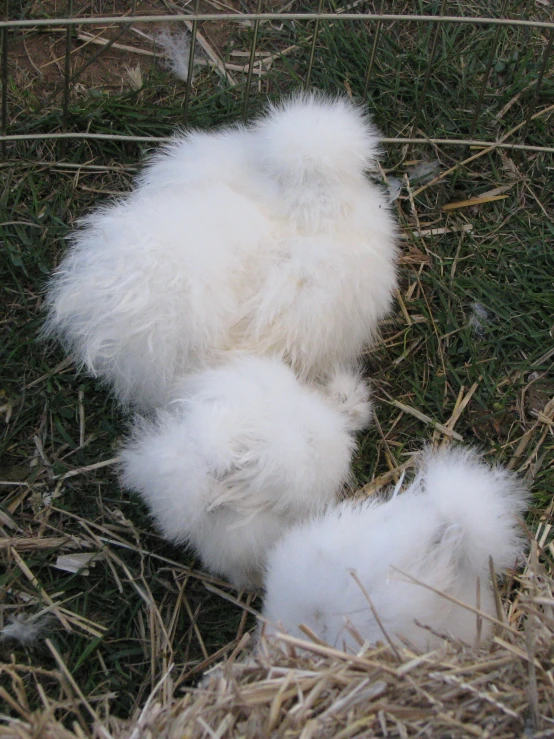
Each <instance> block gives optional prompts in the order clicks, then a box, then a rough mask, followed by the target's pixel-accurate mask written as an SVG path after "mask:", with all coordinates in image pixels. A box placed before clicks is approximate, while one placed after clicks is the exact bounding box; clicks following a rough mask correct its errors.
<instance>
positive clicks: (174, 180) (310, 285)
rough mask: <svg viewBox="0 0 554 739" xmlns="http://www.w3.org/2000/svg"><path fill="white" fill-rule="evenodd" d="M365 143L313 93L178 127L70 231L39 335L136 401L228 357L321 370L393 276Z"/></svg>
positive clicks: (382, 306) (346, 347) (360, 333)
mask: <svg viewBox="0 0 554 739" xmlns="http://www.w3.org/2000/svg"><path fill="white" fill-rule="evenodd" d="M377 141H378V138H377V132H376V131H375V130H374V128H373V127H372V125H371V124H370V122H369V121H368V119H367V117H366V116H365V115H364V114H363V112H362V111H361V109H359V108H357V107H356V106H354V105H353V104H352V103H350V101H348V100H347V99H343V98H327V97H324V96H322V95H317V94H310V95H296V96H295V97H293V98H291V99H288V100H286V101H285V102H283V103H282V104H281V105H277V106H274V107H272V108H270V109H269V111H268V112H267V114H266V115H264V116H263V117H261V118H260V119H259V120H257V121H255V122H254V123H253V124H251V125H250V126H248V127H243V126H236V127H231V128H225V129H220V130H216V131H211V132H198V131H196V132H195V131H193V132H190V133H186V134H179V135H177V136H176V137H175V139H174V141H173V142H172V143H171V144H169V145H168V146H166V147H165V148H162V149H161V150H160V152H158V154H156V155H155V156H154V157H153V159H152V160H151V162H150V164H149V165H148V166H147V167H146V168H145V170H144V172H143V173H142V175H141V176H140V177H139V179H138V181H137V184H136V187H135V189H134V190H133V192H131V193H130V194H129V195H127V196H126V197H124V198H122V199H119V200H118V201H116V202H113V203H111V204H108V205H105V206H104V207H102V208H100V209H99V210H96V211H95V212H93V213H92V214H91V215H89V216H88V217H87V218H85V219H84V220H83V221H82V222H81V224H80V228H79V229H78V230H77V231H76V232H75V233H74V234H73V235H72V236H71V237H70V241H71V246H70V249H69V251H68V253H67V254H66V256H65V257H64V258H63V260H62V262H61V264H60V266H59V268H58V269H57V271H56V272H55V274H54V276H53V278H52V280H51V282H50V287H49V290H48V294H47V299H46V305H47V308H48V318H47V322H46V329H45V330H46V333H47V334H49V335H55V336H57V337H59V338H60V339H61V340H62V342H63V343H64V344H65V346H66V348H67V349H68V351H70V352H71V353H72V354H73V355H74V357H75V358H76V360H77V361H78V362H79V363H80V364H81V365H82V366H84V367H86V368H87V369H88V370H89V371H90V372H92V373H93V374H95V375H97V376H99V377H101V378H103V379H104V380H105V381H106V382H107V383H108V384H109V385H110V386H111V387H112V388H113V389H114V390H115V394H116V396H117V397H118V399H119V400H120V401H122V402H123V403H129V402H130V403H133V404H135V405H136V406H138V407H141V408H143V409H146V410H149V409H153V408H156V407H160V406H162V405H164V404H165V403H166V402H167V401H168V399H169V398H170V396H171V389H172V387H173V385H174V382H175V381H176V379H177V378H179V377H181V376H183V375H184V374H187V373H189V372H193V371H196V370H199V369H203V368H205V367H206V366H211V365H212V364H214V363H217V362H220V361H223V358H224V357H225V355H227V354H229V353H233V352H241V351H247V352H250V353H255V354H258V355H267V356H273V355H275V356H280V357H281V358H282V359H284V360H285V361H286V362H288V363H289V364H290V365H291V366H293V368H294V369H295V371H296V373H297V375H298V376H299V377H301V378H305V379H309V380H314V379H318V380H319V379H321V378H323V377H325V376H326V375H328V374H329V373H330V372H331V371H332V368H333V366H334V365H336V364H339V363H341V362H348V361H350V360H352V359H353V358H355V357H357V356H358V355H359V354H360V353H361V351H362V350H363V349H364V348H365V346H366V345H367V344H369V343H370V342H371V341H372V339H373V337H374V335H375V332H376V330H377V323H378V321H379V319H380V318H382V317H383V316H384V315H385V314H386V312H387V311H388V309H389V306H390V303H391V295H392V292H393V290H394V287H395V284H396V274H395V266H394V265H395V258H396V247H395V243H394V225H393V219H392V217H391V214H390V212H389V209H388V206H387V201H386V198H385V197H384V195H383V194H382V193H381V190H380V189H379V188H378V187H377V186H375V185H374V184H372V183H371V182H370V181H369V180H368V179H367V178H366V177H365V175H364V169H365V168H366V167H369V166H371V165H372V164H373V163H374V162H375V160H376V158H377V155H378V146H377Z"/></svg>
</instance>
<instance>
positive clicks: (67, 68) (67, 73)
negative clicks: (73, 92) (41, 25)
mask: <svg viewBox="0 0 554 739" xmlns="http://www.w3.org/2000/svg"><path fill="white" fill-rule="evenodd" d="M67 14H68V16H72V15H73V0H67ZM72 36H73V29H72V28H71V26H68V27H67V29H66V36H65V63H64V75H63V108H62V130H63V131H65V130H66V129H67V114H68V111H69V88H70V84H71V37H72Z"/></svg>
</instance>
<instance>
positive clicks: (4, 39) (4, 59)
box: [2, 2, 9, 157]
mask: <svg viewBox="0 0 554 739" xmlns="http://www.w3.org/2000/svg"><path fill="white" fill-rule="evenodd" d="M4 14H5V17H6V20H7V18H8V3H7V2H6V3H5V5H4ZM8 33H9V31H8V28H7V27H5V28H3V29H2V135H3V136H6V133H7V131H8ZM6 148H7V145H6V142H5V141H2V156H4V157H5V156H6Z"/></svg>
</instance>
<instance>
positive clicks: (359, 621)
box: [263, 449, 527, 650]
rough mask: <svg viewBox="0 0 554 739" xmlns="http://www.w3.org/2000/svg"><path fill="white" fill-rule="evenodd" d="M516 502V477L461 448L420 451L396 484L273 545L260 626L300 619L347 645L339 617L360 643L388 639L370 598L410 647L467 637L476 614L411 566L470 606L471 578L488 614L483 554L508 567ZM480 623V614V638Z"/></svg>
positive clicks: (521, 494) (287, 625)
mask: <svg viewBox="0 0 554 739" xmlns="http://www.w3.org/2000/svg"><path fill="white" fill-rule="evenodd" d="M526 502H527V492H526V489H525V487H524V485H523V483H522V482H521V481H520V480H519V479H518V478H517V477H515V475H513V474H511V473H509V472H507V471H505V470H502V469H499V468H490V467H488V466H487V465H486V464H485V463H483V462H482V461H480V459H479V458H478V456H477V455H476V454H475V453H474V452H472V451H471V450H467V449H466V450H463V449H445V450H442V451H438V452H433V451H428V452H427V453H426V454H425V455H424V456H423V458H422V461H421V464H420V468H419V471H418V473H417V476H416V478H415V479H414V481H413V482H412V484H411V485H410V486H409V488H408V489H407V490H406V492H404V493H403V494H401V495H396V496H394V497H393V498H392V499H390V500H388V501H387V502H383V500H382V499H381V500H379V499H373V498H372V499H369V500H367V501H364V502H362V503H355V502H352V501H349V502H348V501H347V502H344V503H342V504H340V505H339V506H338V507H335V508H333V509H329V510H328V511H327V512H326V514H325V515H324V516H322V517H320V518H317V519H315V520H312V521H310V522H307V523H304V524H302V525H298V526H296V527H294V528H293V529H291V530H290V531H289V532H288V533H287V534H286V535H285V536H284V537H283V538H282V539H281V540H280V541H279V542H278V543H277V544H276V546H275V548H274V549H273V550H272V551H271V552H270V554H269V556H268V574H267V579H266V590H267V594H266V600H265V606H264V613H263V615H264V617H265V618H266V619H267V620H268V622H269V625H268V630H269V632H272V631H274V630H279V629H282V628H284V629H285V630H288V631H289V632H291V633H293V634H298V635H302V632H301V631H300V630H299V628H298V627H299V625H300V624H305V625H306V626H308V627H309V628H310V629H311V630H312V631H313V632H314V633H315V634H316V635H317V636H319V637H320V638H322V639H324V640H325V641H326V642H328V643H329V644H331V645H333V646H342V645H343V644H345V645H347V646H348V647H350V648H351V649H354V650H357V649H359V646H360V645H359V644H358V642H357V641H356V639H355V638H354V637H353V636H352V634H351V633H350V632H349V630H348V628H347V626H348V624H350V625H351V626H353V627H354V629H356V630H357V632H358V633H359V634H360V635H361V637H362V639H364V640H367V641H369V642H373V643H374V642H376V641H379V640H381V641H385V639H386V637H385V635H384V633H383V630H382V628H381V625H380V624H379V621H378V619H377V618H376V617H375V615H374V613H373V611H372V607H373V609H374V610H375V612H376V613H377V615H378V618H379V620H380V621H381V624H382V626H383V627H384V630H385V631H386V634H387V635H388V638H390V639H393V640H396V639H398V638H399V637H400V636H403V637H405V638H407V639H408V640H409V641H410V643H411V644H413V645H415V646H416V647H417V648H420V649H426V648H429V647H431V646H433V644H435V643H436V642H438V641H439V637H438V636H436V635H435V634H437V633H438V634H449V635H451V636H453V637H455V638H458V639H461V640H462V641H464V642H467V643H469V644H472V643H474V641H475V638H476V634H477V617H476V615H475V613H474V612H472V611H470V610H467V609H464V608H463V607H461V606H457V605H455V604H454V603H453V602H452V601H449V600H448V599H446V598H444V597H442V596H441V595H438V594H437V593H436V592H433V590H431V589H429V588H426V587H424V586H423V585H421V584H417V583H415V582H414V581H413V580H410V576H411V577H413V578H416V579H417V580H420V581H422V582H423V583H425V584H427V585H429V586H430V587H432V588H434V589H436V590H439V591H442V592H444V593H446V594H449V595H451V596H453V597H454V598H456V599H458V600H460V601H462V602H464V603H466V604H469V605H470V606H472V607H474V608H475V607H476V603H477V591H478V587H477V582H478V579H479V583H480V585H479V592H480V596H479V598H480V609H481V610H482V611H483V612H485V613H487V614H490V615H492V616H496V610H495V606H494V598H493V591H492V587H491V583H490V579H489V556H491V557H492V558H493V561H494V565H495V568H496V571H497V572H499V573H501V572H503V571H505V570H506V569H507V568H510V567H512V566H513V565H515V563H516V560H517V558H518V556H519V555H520V554H521V553H522V551H523V549H524V542H523V539H522V535H521V532H520V530H519V525H518V520H517V519H518V516H519V515H521V514H522V513H523V511H524V510H525V507H526ZM353 572H354V573H356V577H357V578H358V579H359V581H360V582H361V584H362V586H363V589H362V588H361V587H360V585H359V583H358V582H356V579H355V578H354V577H353V575H352V573H353ZM402 573H406V574H402ZM364 589H365V591H366V593H367V595H368V596H369V600H370V601H371V606H370V604H369V602H368V598H367V596H366V593H364V592H363V590H364ZM416 621H417V622H419V623H420V624H423V625H424V626H429V627H431V629H432V630H433V632H435V634H433V633H432V632H431V631H429V630H426V629H424V628H422V627H421V626H419V625H418V624H417V623H416ZM490 632H491V624H490V622H488V621H487V620H486V619H483V620H482V638H483V639H486V638H487V637H488V636H489V635H490Z"/></svg>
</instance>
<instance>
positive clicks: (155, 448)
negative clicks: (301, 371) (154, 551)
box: [121, 356, 371, 588]
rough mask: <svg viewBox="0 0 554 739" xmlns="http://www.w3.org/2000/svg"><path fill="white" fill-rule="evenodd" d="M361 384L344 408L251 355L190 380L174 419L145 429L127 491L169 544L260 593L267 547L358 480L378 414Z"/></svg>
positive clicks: (170, 414) (126, 457)
mask: <svg viewBox="0 0 554 739" xmlns="http://www.w3.org/2000/svg"><path fill="white" fill-rule="evenodd" d="M345 374H346V373H345ZM352 383H353V384H352V387H353V389H354V393H355V398H354V399H353V401H352V402H351V403H346V404H345V403H344V400H343V401H342V402H343V405H344V407H341V408H337V407H335V405H334V399H333V400H331V399H330V396H327V395H325V394H324V393H322V392H318V391H316V390H314V389H311V388H308V387H304V386H302V385H301V384H300V383H299V382H298V380H297V379H296V377H295V376H294V373H293V372H292V370H291V369H290V368H288V367H287V366H285V365H284V364H283V363H282V362H281V361H280V360H278V359H271V358H257V357H248V356H247V357H240V358H235V359H233V360H232V361H230V362H229V363H227V364H225V365H223V366H221V367H218V368H215V369H209V370H206V371H204V372H201V373H198V374H196V375H193V376H190V377H188V378H186V379H184V380H182V381H181V382H180V383H179V385H178V387H177V389H176V395H175V397H176V398H177V400H175V402H174V403H172V404H171V405H170V410H169V411H165V412H162V413H160V414H159V416H158V419H157V421H156V422H154V423H151V422H147V421H139V422H138V423H137V427H136V429H135V433H134V436H133V438H132V440H131V441H130V442H129V443H128V444H127V446H126V447H125V448H124V449H123V451H122V455H121V457H122V481H123V484H124V485H125V486H127V487H128V488H130V489H132V490H134V491H136V492H138V493H139V494H140V495H141V497H142V498H143V499H144V501H145V502H146V503H147V505H148V506H149V508H150V511H151V513H152V516H153V518H154V520H155V522H156V524H157V525H158V527H159V528H160V529H161V531H162V533H163V535H164V536H165V537H166V538H167V539H169V540H171V541H173V542H176V543H184V544H188V545H190V546H191V547H192V548H193V549H194V550H195V551H196V553H197V554H198V555H199V556H200V558H201V560H202V562H203V563H204V565H205V566H206V567H207V568H208V569H209V570H211V571H212V572H215V573H219V574H221V575H224V576H225V577H227V578H228V579H229V580H230V581H231V582H233V583H234V584H235V585H236V586H237V587H238V588H243V587H253V586H254V587H255V586H259V585H261V574H262V571H263V568H264V565H265V557H266V552H267V550H268V548H269V547H270V546H271V545H272V544H273V543H274V542H275V540H276V539H277V538H278V537H279V536H281V535H282V534H283V531H284V530H285V529H286V528H287V527H289V526H290V525H291V524H292V523H295V522H297V521H301V520H303V519H305V518H307V517H309V516H311V515H314V514H316V513H318V512H322V511H323V510H324V508H325V507H326V505H328V504H329V503H331V502H333V501H335V500H336V496H337V495H338V494H339V492H340V491H341V488H342V486H343V485H344V483H345V481H346V480H347V478H348V475H349V465H350V458H351V454H352V450H353V447H354V440H353V438H352V433H351V432H352V430H353V428H354V427H355V426H358V427H359V425H360V424H365V423H367V422H368V421H369V417H370V414H371V407H370V403H369V399H368V394H369V391H368V388H367V387H366V386H365V385H364V384H363V383H362V382H361V380H360V379H359V378H358V377H357V376H352Z"/></svg>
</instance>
